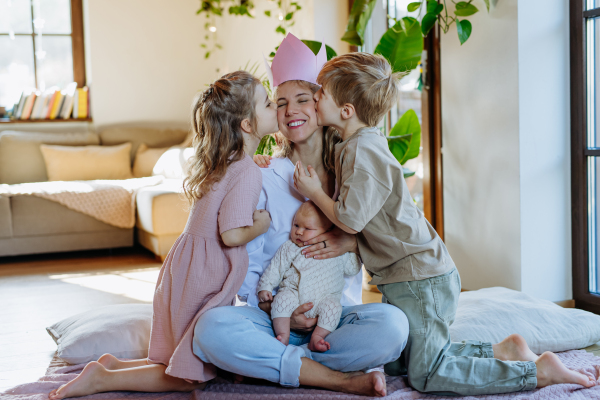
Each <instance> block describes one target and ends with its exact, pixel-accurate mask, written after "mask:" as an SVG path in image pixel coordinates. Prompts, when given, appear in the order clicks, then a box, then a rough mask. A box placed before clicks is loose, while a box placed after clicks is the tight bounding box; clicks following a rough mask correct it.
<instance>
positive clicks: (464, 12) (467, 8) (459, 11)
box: [454, 1, 479, 17]
mask: <svg viewBox="0 0 600 400" xmlns="http://www.w3.org/2000/svg"><path fill="white" fill-rule="evenodd" d="M477 11H479V10H478V9H477V7H475V6H474V5H473V4H469V3H467V2H465V1H461V2H459V3H456V10H454V14H456V15H457V16H459V17H468V16H469V15H473V14H475V13H476V12H477Z"/></svg>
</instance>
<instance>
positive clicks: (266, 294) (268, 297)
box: [258, 290, 273, 303]
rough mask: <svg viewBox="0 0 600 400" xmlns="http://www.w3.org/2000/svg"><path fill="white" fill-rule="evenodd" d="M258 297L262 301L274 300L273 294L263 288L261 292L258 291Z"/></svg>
mask: <svg viewBox="0 0 600 400" xmlns="http://www.w3.org/2000/svg"><path fill="white" fill-rule="evenodd" d="M258 299H259V300H260V302H261V303H263V302H265V301H273V294H272V293H271V292H269V291H268V290H261V291H260V292H258Z"/></svg>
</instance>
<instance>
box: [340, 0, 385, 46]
mask: <svg viewBox="0 0 600 400" xmlns="http://www.w3.org/2000/svg"><path fill="white" fill-rule="evenodd" d="M375 4H377V0H354V3H353V4H352V10H350V16H349V17H348V26H347V27H346V32H345V33H344V36H342V40H343V41H345V42H348V43H350V44H352V45H354V46H362V45H363V44H364V38H365V29H366V28H367V23H368V22H369V20H370V19H371V14H373V9H374V8H375Z"/></svg>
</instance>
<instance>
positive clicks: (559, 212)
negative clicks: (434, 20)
mask: <svg viewBox="0 0 600 400" xmlns="http://www.w3.org/2000/svg"><path fill="white" fill-rule="evenodd" d="M563 3H564V2H562V1H561V0H502V1H498V2H497V3H496V4H495V6H493V7H492V9H491V11H490V13H489V15H488V14H487V13H486V12H485V11H484V12H480V13H479V14H477V15H475V16H474V17H472V18H470V20H471V22H472V23H473V33H472V36H471V38H470V39H469V40H468V41H467V42H466V43H465V44H464V45H463V46H460V43H459V41H458V38H457V37H456V28H453V29H452V30H451V31H450V32H449V33H448V34H446V35H442V55H441V60H442V133H443V168H444V215H445V229H446V231H445V239H446V243H447V246H448V249H449V251H450V254H451V255H452V257H453V258H454V260H455V262H456V264H457V266H458V269H459V271H460V272H461V277H462V280H463V286H464V287H465V288H466V289H478V288H482V287H489V286H505V287H509V288H512V289H516V290H522V291H524V292H526V293H529V294H532V295H534V296H537V297H541V298H546V299H549V300H553V301H560V300H565V299H570V298H572V292H571V252H570V241H571V231H570V182H569V171H570V169H569V71H568V63H569V47H568V46H569V45H568V43H569V32H568V10H567V6H568V5H567V4H566V3H565V4H563ZM536 7H537V8H536ZM480 9H483V7H481V8H480ZM540 9H543V10H544V13H543V15H544V17H543V18H540V14H539V10H540Z"/></svg>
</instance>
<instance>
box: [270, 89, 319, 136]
mask: <svg viewBox="0 0 600 400" xmlns="http://www.w3.org/2000/svg"><path fill="white" fill-rule="evenodd" d="M276 100H277V122H278V123H279V131H280V132H281V133H282V134H283V135H284V136H285V137H286V138H287V139H288V140H290V141H292V142H294V143H299V142H302V141H304V140H306V139H308V138H309V137H310V136H312V134H313V133H314V132H315V131H316V130H317V129H318V128H319V126H318V125H317V114H316V111H315V101H314V99H313V93H312V91H311V90H310V88H309V86H308V84H307V85H301V84H299V83H298V82H295V81H288V82H284V83H282V84H281V85H279V86H278V87H277V99H276Z"/></svg>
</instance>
